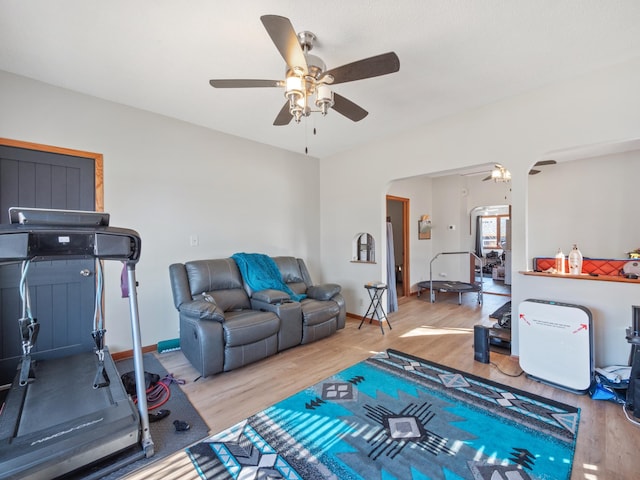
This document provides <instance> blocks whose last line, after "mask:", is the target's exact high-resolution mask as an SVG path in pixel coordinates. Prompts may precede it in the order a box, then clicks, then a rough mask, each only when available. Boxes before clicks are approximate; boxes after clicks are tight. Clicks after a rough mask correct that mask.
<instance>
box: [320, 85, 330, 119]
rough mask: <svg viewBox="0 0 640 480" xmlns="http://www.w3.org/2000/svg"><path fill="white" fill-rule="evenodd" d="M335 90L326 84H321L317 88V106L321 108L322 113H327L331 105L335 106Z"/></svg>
mask: <svg viewBox="0 0 640 480" xmlns="http://www.w3.org/2000/svg"><path fill="white" fill-rule="evenodd" d="M333 104H334V100H333V92H332V91H331V89H330V88H329V87H328V86H327V85H324V84H320V85H318V86H317V88H316V107H318V108H319V109H320V111H321V112H322V115H326V114H327V112H328V111H329V109H330V108H331V107H333Z"/></svg>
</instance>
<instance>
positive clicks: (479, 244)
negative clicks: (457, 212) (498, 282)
mask: <svg viewBox="0 0 640 480" xmlns="http://www.w3.org/2000/svg"><path fill="white" fill-rule="evenodd" d="M476 255H477V256H479V257H480V258H482V216H481V215H478V216H477V217H476Z"/></svg>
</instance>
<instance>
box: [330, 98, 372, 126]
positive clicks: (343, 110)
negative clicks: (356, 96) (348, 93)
mask: <svg viewBox="0 0 640 480" xmlns="http://www.w3.org/2000/svg"><path fill="white" fill-rule="evenodd" d="M331 108H333V109H334V110H335V111H336V112H338V113H340V114H342V115H344V116H345V117H347V118H348V119H349V120H353V121H354V122H359V121H360V120H362V119H363V118H364V117H366V116H367V115H369V112H367V111H366V110H365V109H364V108H362V107H360V106H358V105H356V104H355V103H353V102H352V101H351V100H347V99H346V98H344V97H343V96H341V95H338V94H337V93H335V92H333V107H331Z"/></svg>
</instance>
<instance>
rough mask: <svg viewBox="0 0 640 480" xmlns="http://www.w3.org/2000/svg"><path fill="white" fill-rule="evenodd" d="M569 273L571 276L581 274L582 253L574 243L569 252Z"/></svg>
mask: <svg viewBox="0 0 640 480" xmlns="http://www.w3.org/2000/svg"><path fill="white" fill-rule="evenodd" d="M569 273H570V274H571V275H580V274H581V273H582V253H581V252H580V250H578V246H577V245H576V244H575V243H574V244H573V248H572V249H571V252H569Z"/></svg>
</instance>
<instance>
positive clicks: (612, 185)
mask: <svg viewBox="0 0 640 480" xmlns="http://www.w3.org/2000/svg"><path fill="white" fill-rule="evenodd" d="M639 182H640V150H635V151H630V152H626V153H619V154H615V155H605V156H598V157H594V158H588V159H583V160H575V161H571V162H565V163H559V164H558V165H554V166H550V167H544V172H542V173H540V174H538V175H533V176H531V177H530V178H529V254H530V256H531V257H551V256H553V255H554V254H555V252H557V250H558V248H561V249H562V251H563V252H564V254H565V255H568V254H569V251H570V250H571V246H572V245H573V244H574V243H576V244H577V245H578V248H579V249H580V251H581V252H582V254H583V255H584V256H585V257H591V258H627V255H626V253H627V252H629V251H631V250H635V249H636V248H639V247H640V222H638V221H637V219H639V218H640V202H637V201H636V200H635V197H636V192H637V191H640V183H639ZM530 265H531V264H530ZM638 301H639V302H640V296H639V298H638Z"/></svg>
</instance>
